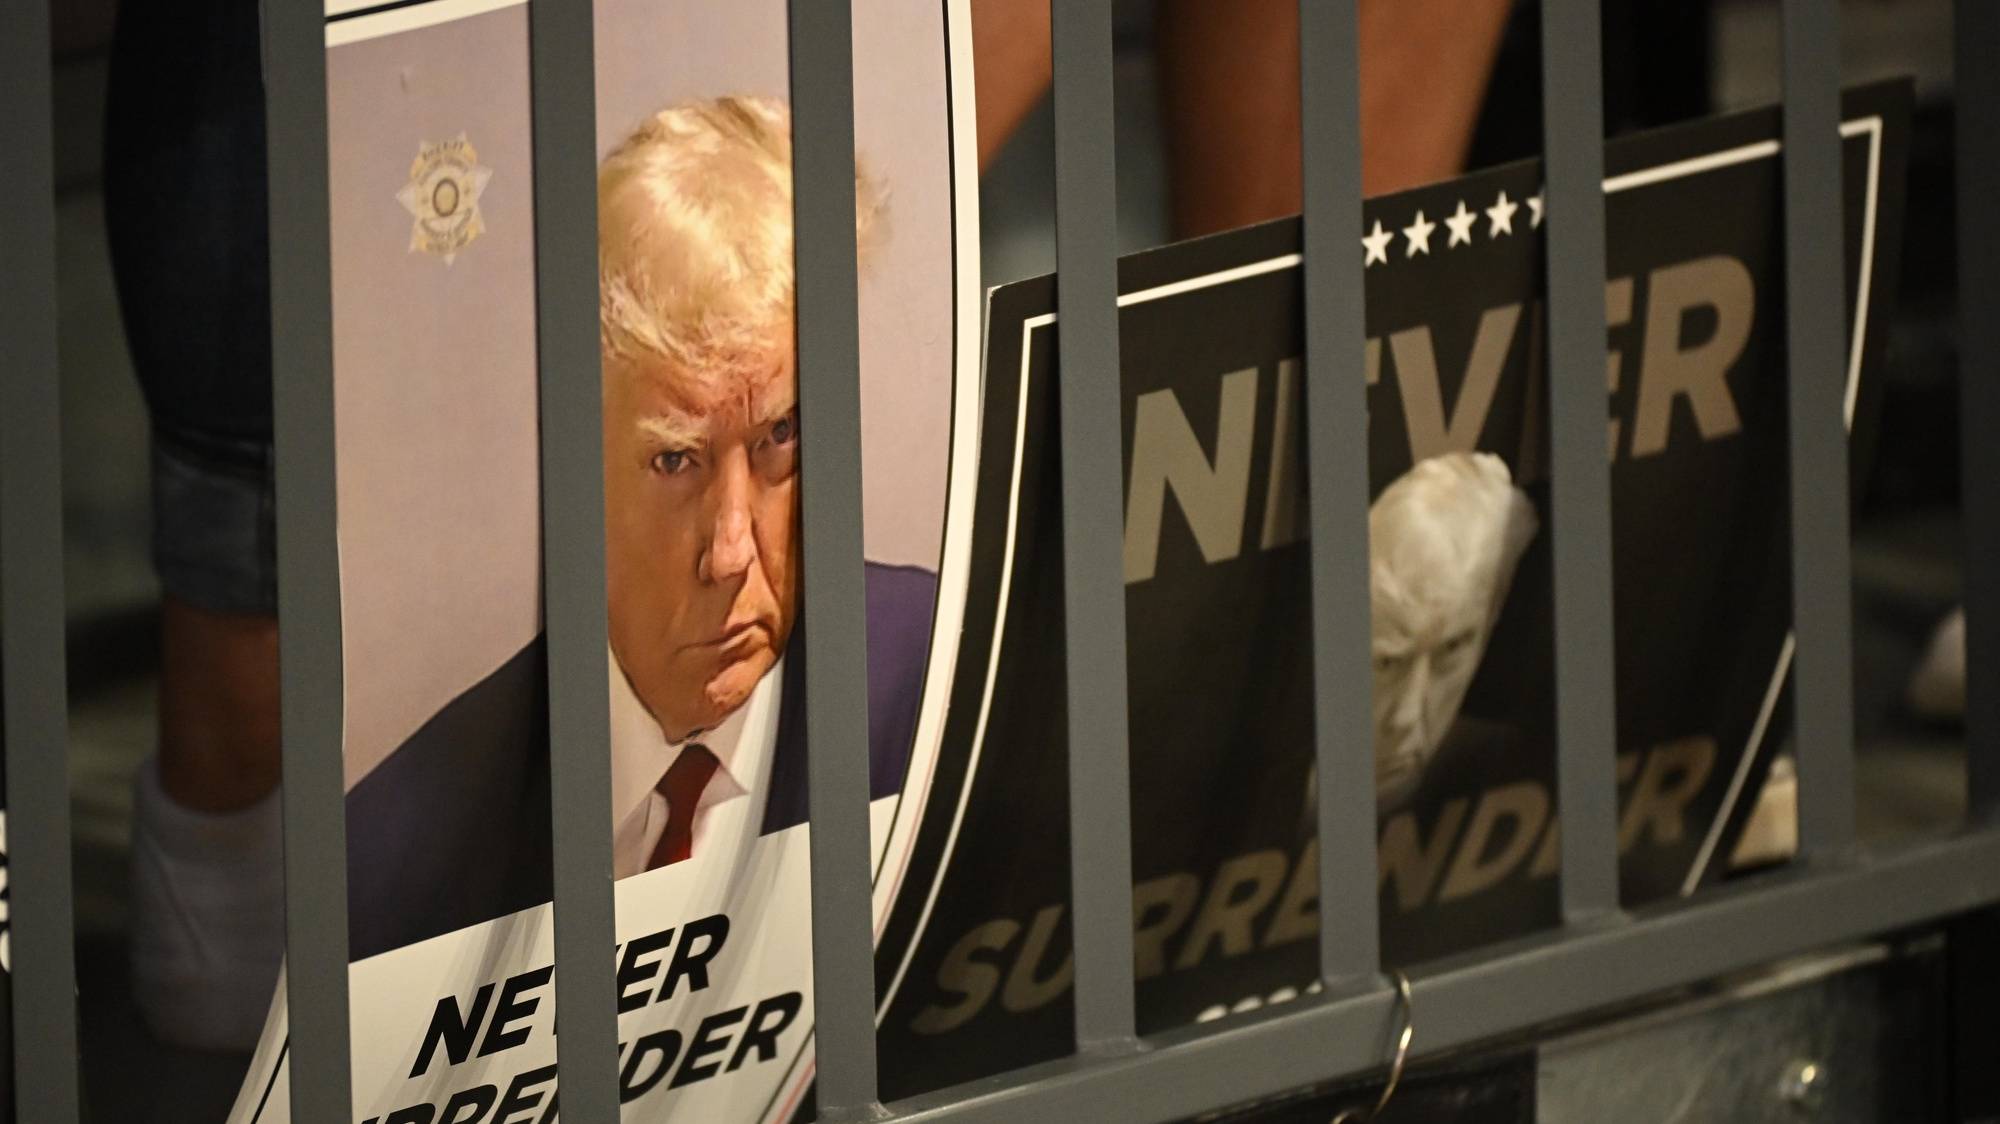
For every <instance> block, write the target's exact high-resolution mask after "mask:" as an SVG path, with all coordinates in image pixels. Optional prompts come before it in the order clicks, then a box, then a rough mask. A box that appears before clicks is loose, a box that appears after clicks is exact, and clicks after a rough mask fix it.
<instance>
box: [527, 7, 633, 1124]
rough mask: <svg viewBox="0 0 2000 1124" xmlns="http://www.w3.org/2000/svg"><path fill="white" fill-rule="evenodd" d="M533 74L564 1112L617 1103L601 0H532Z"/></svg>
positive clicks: (602, 1115)
mask: <svg viewBox="0 0 2000 1124" xmlns="http://www.w3.org/2000/svg"><path fill="white" fill-rule="evenodd" d="M528 18H529V35H530V43H531V45H532V50H531V60H530V65H531V68H532V76H533V77H532V81H533V84H534V131H535V133H534V146H535V339H536V351H537V358H538V361H539V365H540V377H541V437H542V458H541V459H542V605H543V619H544V628H545V635H546V643H547V645H548V661H549V662H548V675H549V683H548V691H549V744H550V745H553V746H571V747H575V748H576V750H577V752H566V753H552V754H550V755H549V773H550V776H549V781H550V797H549V798H550V801H551V808H550V813H551V814H550V825H551V827H550V829H551V832H552V833H553V836H554V838H553V839H552V840H551V842H552V845H553V847H554V871H553V883H554V890H555V953H556V977H555V978H556V992H555V996H556V999H555V1002H556V1028H557V1032H558V1033H557V1035H556V1054H557V1064H558V1066H560V1073H561V1085H562V1110H563V1117H564V1119H566V1120H569V1121H571V1122H572V1124H613V1122H614V1121H616V1120H617V1119H618V1012H617V999H616V994H615V990H614V987H613V968H612V962H611V960H610V958H609V953H610V950H611V949H612V948H613V947H614V944H615V942H616V939H617V938H616V931H617V930H616V926H615V923H614V922H615V916H614V913H615V906H614V903H613V897H612V892H611V827H610V824H609V822H608V821H607V820H606V819H605V815H604V810H605V809H606V808H609V807H610V806H611V754H610V745H611V729H610V725H611V719H610V712H609V710H608V708H607V706H606V702H605V700H606V699H608V698H609V697H610V696H609V695H608V694H607V690H608V686H607V683H606V676H607V670H606V664H605V660H604V651H605V642H606V641H605V627H606V622H605V576H604V473H603V463H604V458H603V432H604V431H603V384H602V381H601V380H600V379H599V378H598V366H599V356H598V343H597V175H596V167H597V148H596V139H597V120H596V108H595V107H596V94H597V91H596V88H595V77H596V67H595V60H594V57H593V56H594V52H595V45H594V43H593V41H592V37H591V26H592V21H591V5H590V0H535V2H534V3H532V4H529V5H528Z"/></svg>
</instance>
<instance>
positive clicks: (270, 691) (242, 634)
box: [160, 594, 278, 812]
mask: <svg viewBox="0 0 2000 1124" xmlns="http://www.w3.org/2000/svg"><path fill="white" fill-rule="evenodd" d="M161 600H162V603H161V608H160V784H161V787H162V788H164V789H165V790H166V793H167V795H168V796H171V797H172V798H173V799H174V801H175V802H176V803H178V804H180V805H181V806H183V807H186V808H189V809H192V810H195V811H200V812H234V811H238V810H240V809H243V808H247V807H249V806H251V805H252V804H256V803H257V802H259V801H261V800H263V799H264V798H265V797H267V796H269V795H270V794H271V791H272V790H273V789H275V788H277V787H278V618H277V617H275V616H265V615H262V614H241V613H216V612H211V611H209V610H207V609H203V608H201V607H199V606H197V605H193V604H190V603H188V602H186V601H182V600H181V599H179V598H177V597H175V596H173V595H172V594H168V595H166V596H165V597H163V598H162V599H161Z"/></svg>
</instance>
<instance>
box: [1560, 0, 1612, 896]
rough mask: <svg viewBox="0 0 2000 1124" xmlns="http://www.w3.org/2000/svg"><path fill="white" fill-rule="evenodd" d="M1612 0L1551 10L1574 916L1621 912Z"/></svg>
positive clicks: (1570, 1) (1564, 770) (1564, 710)
mask: <svg viewBox="0 0 2000 1124" xmlns="http://www.w3.org/2000/svg"><path fill="white" fill-rule="evenodd" d="M1598 4H1599V0H1543V4H1542V143H1543V147H1544V149H1545V150H1546V151H1547V157H1546V160H1545V163H1544V168H1545V172H1544V175H1545V177H1546V179H1547V186H1546V187H1544V188H1543V193H1544V196H1545V200H1546V202H1545V213H1546V214H1547V216H1548V218H1547V220H1546V222H1545V225H1546V226H1547V228H1548V229H1547V238H1548V254H1547V256H1548V284H1549V296H1548V317H1549V351H1548V355H1549V469H1550V477H1551V479H1550V485H1549V493H1550V494H1549V506H1550V507H1551V509H1552V511H1551V520H1550V522H1551V524H1552V526H1551V527H1550V535H1551V540H1550V541H1551V546H1552V548H1553V551H1554V555H1555V561H1554V566H1555V590H1556V603H1555V634H1556V650H1555V676H1556V754H1557V770H1556V807H1557V808H1558V809H1559V810H1560V813H1561V816H1562V908H1563V916H1564V917H1565V918H1567V919H1568V920H1570V921H1572V922H1575V921H1583V920H1588V919H1590V918H1592V917H1595V916H1600V915H1604V914H1607V913H1611V912H1614V911H1616V910H1617V908H1618V848H1617V842H1616V841H1617V815H1618V789H1617V782H1616V778H1615V776H1614V772H1613V770H1614V766H1615V763H1616V761H1617V754H1618V715H1617V710H1616V704H1615V702H1614V691H1613V682H1614V679H1613V666H1614V665H1613V662H1612V661H1613V660H1614V659H1615V657H1616V652H1615V647H1614V642H1613V639H1612V634H1611V468H1610V464H1609V459H1608V458H1607V457H1606V456H1605V448H1604V410H1605V405H1604V347H1605V342H1604V341H1605V309H1604V270H1605V262H1604V188H1603V182H1604V71H1603V63H1602V59H1601V57H1600V56H1601V53H1602V51H1601V42H1602V40H1601V34H1602V33H1601V30H1600V28H1599V12H1598Z"/></svg>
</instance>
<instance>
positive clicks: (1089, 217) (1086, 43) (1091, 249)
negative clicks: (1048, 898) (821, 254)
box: [1050, 0, 1134, 1053]
mask: <svg viewBox="0 0 2000 1124" xmlns="http://www.w3.org/2000/svg"><path fill="white" fill-rule="evenodd" d="M1050 8H1051V12H1052V17H1053V27H1052V36H1053V50H1054V54H1055V115H1056V141H1055V149H1056V344H1057V348H1058V349H1059V350H1058V356H1059V365H1060V373H1059V375H1058V379H1059V381H1058V383H1057V386H1058V392H1057V396H1058V400H1059V401H1060V403H1061V415H1062V425H1061V431H1062V432H1061V445H1062V489H1063V524H1062V527H1063V610H1064V617H1063V622H1064V625H1063V628H1064V633H1065V634H1066V637H1067V645H1066V651H1065V654H1066V657H1067V669H1068V679H1067V684H1068V707H1069V825H1070V894H1071V898H1072V901H1073V906H1072V909H1071V917H1072V918H1073V922H1074V923H1073V927H1072V932H1073V934H1074V939H1075V947H1076V985H1075V987H1076V1041H1077V1049H1078V1050H1079V1051H1081V1052H1083V1053H1103V1052H1110V1053H1116V1052H1119V1051H1122V1050H1125V1049H1128V1048H1130V1045H1131V1044H1132V1042H1133V1041H1134V1030H1133V1027H1134V1016H1133V991H1132V799H1131V788H1132V778H1131V772H1130V767H1129V765H1128V763H1127V755H1128V753H1129V737H1128V732H1127V716H1126V699H1125V689H1126V677H1125V576H1124V562H1123V558H1124V527H1125V513H1124V486H1123V478H1124V470H1123V457H1122V455H1121V449H1120V434H1121V427H1120V422H1119V416H1120V415H1119V367H1118V245H1117V241H1116V238H1117V227H1118V223H1117V213H1118V192H1117V182H1118V180H1117V177H1118V169H1117V161H1116V153H1115V149H1114V145H1113V140H1112V137H1113V127H1112V111H1113V95H1112V80H1111V66H1112V58H1111V0H1051V4H1050Z"/></svg>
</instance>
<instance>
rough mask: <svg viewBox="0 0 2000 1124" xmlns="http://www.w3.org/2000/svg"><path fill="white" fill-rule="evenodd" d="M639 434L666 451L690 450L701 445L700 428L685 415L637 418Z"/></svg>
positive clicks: (649, 415)
mask: <svg viewBox="0 0 2000 1124" xmlns="http://www.w3.org/2000/svg"><path fill="white" fill-rule="evenodd" d="M637 425H638V427H639V433H640V434H641V435H642V436H644V437H646V438H647V439H648V440H650V441H652V442H654V443H656V444H658V445H659V446H661V447H662V448H667V449H692V448H696V447H698V446H699V445H700V444H701V443H702V427H701V425H700V424H699V423H698V422H697V421H696V420H695V419H694V418H691V417H689V416H687V415H686V414H678V413H667V414H647V415H645V416H643V417H641V418H639V420H638V422H637Z"/></svg>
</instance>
